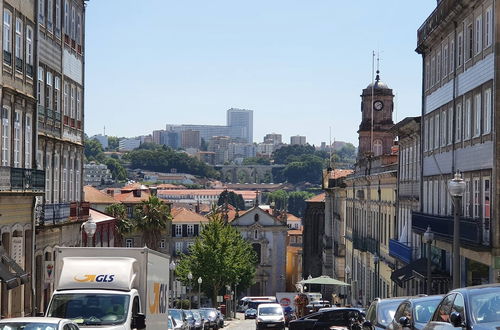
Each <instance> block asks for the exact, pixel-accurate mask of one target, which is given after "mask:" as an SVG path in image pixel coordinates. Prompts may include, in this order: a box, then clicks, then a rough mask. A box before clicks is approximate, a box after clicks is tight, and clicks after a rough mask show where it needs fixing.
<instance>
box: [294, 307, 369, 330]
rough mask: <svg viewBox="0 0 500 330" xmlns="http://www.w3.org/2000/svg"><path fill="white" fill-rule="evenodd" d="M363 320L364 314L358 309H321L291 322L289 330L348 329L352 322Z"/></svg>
mask: <svg viewBox="0 0 500 330" xmlns="http://www.w3.org/2000/svg"><path fill="white" fill-rule="evenodd" d="M360 319H362V320H364V313H363V312H362V311H361V310H360V309H358V308H341V307H339V308H330V309H326V308H325V309H323V310H322V311H321V312H316V313H313V314H310V315H307V316H304V317H301V318H300V319H298V320H295V321H291V322H290V324H289V325H288V329H289V330H313V329H314V330H316V329H318V330H319V329H321V330H323V329H330V328H336V329H338V328H345V329H347V328H349V327H350V325H351V322H352V321H353V320H360Z"/></svg>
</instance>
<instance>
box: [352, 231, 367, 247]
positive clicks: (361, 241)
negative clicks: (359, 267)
mask: <svg viewBox="0 0 500 330" xmlns="http://www.w3.org/2000/svg"><path fill="white" fill-rule="evenodd" d="M352 246H353V248H355V249H356V250H360V251H362V252H366V240H365V238H364V237H361V236H359V235H358V234H357V233H353V235H352Z"/></svg>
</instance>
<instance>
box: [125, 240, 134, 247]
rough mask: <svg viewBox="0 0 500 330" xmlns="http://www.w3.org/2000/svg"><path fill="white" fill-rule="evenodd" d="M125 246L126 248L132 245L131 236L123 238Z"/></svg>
mask: <svg viewBox="0 0 500 330" xmlns="http://www.w3.org/2000/svg"><path fill="white" fill-rule="evenodd" d="M125 247H128V248H131V247H134V239H133V238H127V239H126V240H125Z"/></svg>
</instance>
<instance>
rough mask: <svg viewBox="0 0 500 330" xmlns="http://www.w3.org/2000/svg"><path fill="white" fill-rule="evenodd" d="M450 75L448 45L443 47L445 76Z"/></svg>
mask: <svg viewBox="0 0 500 330" xmlns="http://www.w3.org/2000/svg"><path fill="white" fill-rule="evenodd" d="M447 75H448V45H447V44H446V45H444V47H443V78H445V77H446V76H447Z"/></svg>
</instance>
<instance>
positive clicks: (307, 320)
mask: <svg viewBox="0 0 500 330" xmlns="http://www.w3.org/2000/svg"><path fill="white" fill-rule="evenodd" d="M320 316H321V313H315V314H312V315H309V316H306V317H304V318H303V319H300V320H295V321H292V322H290V327H289V329H292V330H313V328H314V325H315V324H316V322H317V321H318V320H319V318H320Z"/></svg>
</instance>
